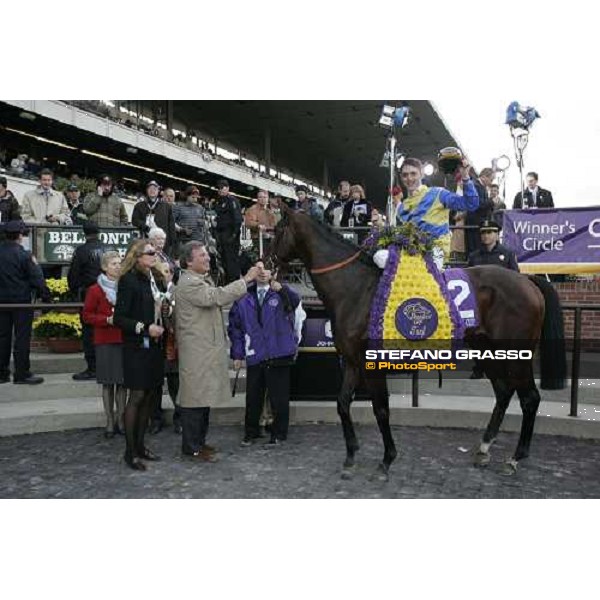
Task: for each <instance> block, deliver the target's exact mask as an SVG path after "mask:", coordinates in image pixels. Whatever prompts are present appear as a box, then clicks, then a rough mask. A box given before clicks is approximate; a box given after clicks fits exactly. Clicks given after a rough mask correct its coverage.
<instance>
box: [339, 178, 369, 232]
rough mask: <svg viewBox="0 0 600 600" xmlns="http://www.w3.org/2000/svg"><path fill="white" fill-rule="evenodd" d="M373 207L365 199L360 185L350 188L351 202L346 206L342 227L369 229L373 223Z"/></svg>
mask: <svg viewBox="0 0 600 600" xmlns="http://www.w3.org/2000/svg"><path fill="white" fill-rule="evenodd" d="M372 211H373V207H372V206H371V203H370V202H367V200H366V199H365V191H364V190H363V188H362V186H360V185H353V186H352V187H351V188H350V200H348V201H347V202H346V203H345V204H344V210H343V213H342V220H341V221H340V226H341V227H367V226H368V224H369V221H371V212H372Z"/></svg>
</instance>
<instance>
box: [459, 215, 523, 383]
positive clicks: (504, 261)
mask: <svg viewBox="0 0 600 600" xmlns="http://www.w3.org/2000/svg"><path fill="white" fill-rule="evenodd" d="M499 232H500V225H498V223H496V221H493V220H491V219H488V220H486V221H482V222H481V224H480V225H479V235H481V248H480V249H479V250H475V251H474V252H471V254H469V267H476V266H479V265H498V266H500V267H506V268H507V269H512V270H513V271H517V272H518V271H519V265H518V264H517V257H516V256H515V253H514V252H513V251H512V250H509V249H508V248H507V247H506V246H503V245H502V244H501V243H500V242H498V233H499ZM483 376H484V372H483V369H482V367H481V362H479V361H477V360H476V361H475V365H474V366H473V371H472V373H471V376H470V378H471V379H482V378H483Z"/></svg>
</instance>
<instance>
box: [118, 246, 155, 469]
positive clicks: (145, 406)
mask: <svg viewBox="0 0 600 600" xmlns="http://www.w3.org/2000/svg"><path fill="white" fill-rule="evenodd" d="M155 264H156V250H155V249H154V247H153V246H152V244H150V243H149V242H148V241H147V240H137V241H135V242H134V243H133V244H132V245H131V247H130V248H129V251H128V252H127V255H126V256H125V260H124V261H123V265H122V268H121V276H120V278H119V283H118V288H117V304H116V306H115V314H114V317H113V322H114V324H115V325H116V326H117V327H120V328H121V330H122V332H123V375H124V383H125V387H126V388H128V389H129V390H131V393H130V399H129V403H128V404H127V407H126V408H125V440H126V449H125V462H126V463H127V464H128V465H129V466H130V467H131V468H132V469H136V470H139V471H144V470H146V465H145V464H144V463H143V462H142V459H145V460H160V459H159V457H158V456H156V455H155V454H154V453H153V452H151V451H150V450H148V449H147V448H146V447H145V446H144V434H145V430H146V424H147V423H148V418H149V416H150V413H151V411H152V402H153V399H154V394H155V390H156V389H157V388H158V387H159V386H160V385H162V382H163V379H164V348H163V344H162V336H163V333H164V329H163V327H162V317H161V306H162V303H163V292H162V291H161V288H163V283H162V278H161V275H160V273H159V272H158V271H155V270H154V268H153V267H154V266H155Z"/></svg>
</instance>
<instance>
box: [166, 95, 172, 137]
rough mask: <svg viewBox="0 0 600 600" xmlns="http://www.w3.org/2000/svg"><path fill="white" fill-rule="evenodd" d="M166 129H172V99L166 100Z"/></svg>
mask: <svg viewBox="0 0 600 600" xmlns="http://www.w3.org/2000/svg"><path fill="white" fill-rule="evenodd" d="M167 131H173V100H167Z"/></svg>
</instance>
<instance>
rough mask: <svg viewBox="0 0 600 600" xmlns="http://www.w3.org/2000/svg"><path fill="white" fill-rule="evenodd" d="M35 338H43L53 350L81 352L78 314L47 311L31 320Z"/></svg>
mask: <svg viewBox="0 0 600 600" xmlns="http://www.w3.org/2000/svg"><path fill="white" fill-rule="evenodd" d="M33 332H34V334H35V336H36V337H37V338H41V339H45V340H46V343H47V345H48V348H49V349H50V350H52V351H53V352H57V353H67V352H81V350H82V344H81V322H80V320H79V315H72V314H68V313H59V312H49V313H46V314H45V315H42V316H41V317H38V318H37V319H35V320H34V321H33Z"/></svg>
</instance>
